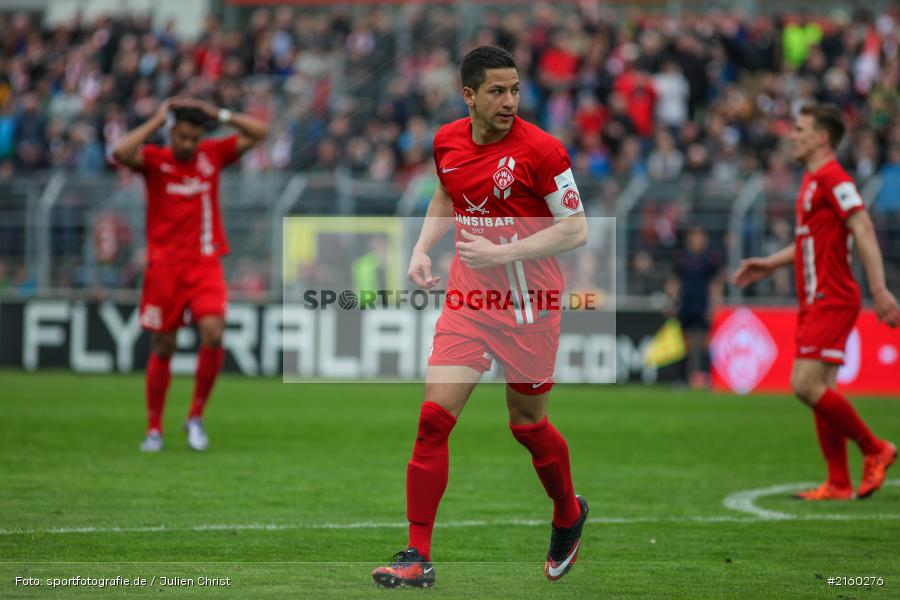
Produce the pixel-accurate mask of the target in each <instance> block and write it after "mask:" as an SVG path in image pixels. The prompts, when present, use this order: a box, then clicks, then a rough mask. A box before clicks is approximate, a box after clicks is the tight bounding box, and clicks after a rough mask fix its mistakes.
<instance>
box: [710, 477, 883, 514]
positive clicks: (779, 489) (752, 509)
mask: <svg viewBox="0 0 900 600" xmlns="http://www.w3.org/2000/svg"><path fill="white" fill-rule="evenodd" d="M816 485H818V484H816V483H809V482H805V483H785V484H782V485H773V486H770V487H764V488H756V489H753V490H741V491H739V492H733V493H731V494H728V495H727V496H725V499H724V500H723V501H722V504H723V505H724V506H725V508H728V509H731V510H736V511H738V512H742V513H747V514H749V515H753V517H755V518H757V519H759V520H762V521H788V520H809V517H810V516H811V515H807V516H798V515H792V514H789V513H784V512H778V511H775V510H766V509H764V508H760V507H758V506H757V505H756V501H757V500H758V499H760V498H765V497H766V496H774V495H776V494H787V493H789V492H798V491H800V490H803V489H807V488H812V487H815V486H816ZM884 485H900V479H890V480H887V481H885V482H884ZM819 516H820V517H826V516H827V517H828V518H829V519H831V520H838V521H845V520H846V521H852V520H855V519H858V518H859V517H861V516H862V515H819ZM882 516H885V517H886V516H888V515H882ZM836 517H844V518H836ZM898 518H900V517H898Z"/></svg>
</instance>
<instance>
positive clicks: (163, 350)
mask: <svg viewBox="0 0 900 600" xmlns="http://www.w3.org/2000/svg"><path fill="white" fill-rule="evenodd" d="M151 347H152V348H153V353H154V354H156V355H157V356H158V357H160V358H163V359H168V358H171V357H172V355H173V354H175V337H174V336H172V337H169V336H156V337H154V338H153V342H152V344H151Z"/></svg>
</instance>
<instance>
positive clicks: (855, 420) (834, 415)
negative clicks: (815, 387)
mask: <svg viewBox="0 0 900 600" xmlns="http://www.w3.org/2000/svg"><path fill="white" fill-rule="evenodd" d="M814 409H815V411H816V412H817V413H818V414H820V415H822V418H823V419H825V421H827V422H828V424H829V425H831V427H832V428H834V429H835V430H836V431H838V432H840V433H841V434H843V435H844V436H845V437H848V438H850V439H851V440H853V441H854V442H856V444H857V445H858V446H859V449H860V450H862V452H863V454H877V453H878V452H879V451H881V440H879V439H878V438H877V437H875V436H874V435H873V434H872V432H871V431H870V430H869V428H868V426H866V423H865V421H863V420H862V418H860V416H859V415H858V414H857V412H856V410H855V409H854V408H853V405H852V404H850V403H849V402H848V401H847V399H846V398H844V397H843V396H841V395H840V394H838V393H837V392H835V391H834V390H832V389H827V390H825V393H824V394H822V397H821V398H819V401H818V402H817V403H816V406H815V407H814Z"/></svg>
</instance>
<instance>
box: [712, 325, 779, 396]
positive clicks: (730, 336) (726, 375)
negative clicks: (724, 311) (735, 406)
mask: <svg viewBox="0 0 900 600" xmlns="http://www.w3.org/2000/svg"><path fill="white" fill-rule="evenodd" d="M710 350H711V352H712V357H713V362H714V364H716V365H717V366H718V365H722V366H724V369H722V370H720V375H721V376H722V377H723V379H725V382H726V383H727V384H728V387H730V388H731V389H733V390H734V391H736V392H737V393H739V394H746V393H747V392H749V391H751V390H753V388H755V387H756V386H757V385H758V384H759V382H760V381H762V379H763V378H764V377H765V376H766V374H767V373H768V372H769V369H771V368H772V363H774V362H775V358H776V357H777V356H778V348H777V347H776V346H775V340H773V339H772V336H771V335H770V334H769V330H768V329H767V328H766V326H765V325H764V324H763V323H762V321H760V320H759V319H758V318H757V317H756V315H754V314H753V312H752V311H750V310H749V309H746V308H740V309H738V310H736V311H735V312H734V313H733V314H731V315H730V316H729V317H728V318H727V319H726V320H725V322H724V323H722V325H721V326H720V327H719V329H718V331H716V333H715V335H714V336H713V338H712V341H711V342H710Z"/></svg>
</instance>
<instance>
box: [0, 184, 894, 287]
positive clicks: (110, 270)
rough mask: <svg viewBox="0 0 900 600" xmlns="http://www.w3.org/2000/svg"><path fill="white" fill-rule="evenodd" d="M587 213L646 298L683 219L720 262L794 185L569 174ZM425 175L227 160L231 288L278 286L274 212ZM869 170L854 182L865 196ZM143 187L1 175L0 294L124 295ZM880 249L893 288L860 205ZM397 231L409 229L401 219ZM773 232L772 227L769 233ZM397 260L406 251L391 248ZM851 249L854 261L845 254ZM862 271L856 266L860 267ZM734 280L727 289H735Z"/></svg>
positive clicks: (778, 212)
mask: <svg viewBox="0 0 900 600" xmlns="http://www.w3.org/2000/svg"><path fill="white" fill-rule="evenodd" d="M579 184H580V188H581V191H582V197H583V200H584V203H585V206H586V208H587V212H588V215H589V216H615V217H616V226H615V227H616V230H615V236H614V238H615V240H614V242H611V243H613V244H614V248H609V247H607V246H608V242H609V241H608V240H606V238H609V237H610V236H609V235H608V234H607V233H605V232H598V234H597V235H592V236H591V240H592V243H595V244H597V246H596V248H597V251H598V252H602V253H603V256H604V257H605V258H607V257H610V255H611V254H612V253H615V256H614V257H612V260H614V264H615V269H614V271H615V281H611V282H607V284H605V285H604V287H605V288H606V289H608V290H612V289H617V294H618V296H619V297H620V304H623V298H628V299H629V301H630V299H633V298H636V299H637V300H636V301H637V302H638V303H639V304H640V303H644V304H647V303H650V304H653V302H652V301H651V300H650V299H651V298H653V297H654V296H656V297H657V299H658V298H659V297H660V296H661V295H662V291H663V287H664V281H665V278H666V277H667V276H668V275H669V274H670V273H671V271H672V266H673V265H672V257H673V254H674V252H675V250H676V249H678V248H679V247H680V244H681V234H682V232H683V230H684V229H685V228H686V227H688V226H700V227H702V228H704V229H705V230H706V231H707V232H708V234H709V237H710V241H711V247H712V248H713V249H715V250H719V251H721V252H722V255H723V258H725V260H724V266H725V267H726V268H727V269H728V270H729V271H731V270H733V269H734V268H736V266H737V264H738V263H739V261H740V259H741V258H742V257H745V256H749V255H760V254H765V253H767V252H770V251H772V250H773V249H775V248H776V247H778V246H779V244H781V245H784V244H786V243H789V242H790V239H792V233H793V195H794V194H796V189H797V188H796V187H795V186H794V187H793V188H792V186H790V185H785V186H783V189H782V190H781V191H778V190H774V191H773V189H774V188H773V187H772V186H771V185H769V182H768V181H767V178H766V177H765V176H764V175H763V174H755V175H752V176H751V177H749V178H747V179H746V180H745V181H738V182H731V181H729V182H721V181H717V180H714V179H712V178H705V177H701V178H697V177H682V178H680V179H678V180H674V181H666V182H659V181H652V180H648V179H647V178H645V177H643V176H640V177H635V178H632V179H631V180H629V181H625V182H616V181H613V180H609V179H607V180H599V181H598V180H590V179H588V180H586V181H584V182H579ZM435 185H436V183H435V177H434V175H433V174H432V173H430V172H423V173H422V174H420V175H419V176H415V177H412V178H411V179H410V180H409V182H408V183H407V184H406V186H405V187H404V186H400V185H398V184H397V183H396V182H389V183H377V182H373V181H369V180H365V179H359V178H354V177H352V176H351V175H350V174H349V173H347V172H341V171H335V172H321V173H308V174H307V173H304V174H291V173H286V172H268V173H244V172H236V173H226V174H225V175H223V178H222V182H221V189H220V192H221V207H222V214H223V219H224V222H225V226H226V230H227V232H228V236H229V242H230V245H231V254H230V255H229V256H227V257H225V259H224V260H223V264H224V267H225V271H226V277H227V279H228V281H229V285H230V286H231V290H232V295H233V296H234V297H235V298H245V299H246V298H249V299H263V298H277V297H279V296H280V294H281V290H282V265H281V258H282V247H283V244H284V241H285V240H284V238H283V230H282V221H283V218H284V217H288V216H301V217H302V216H303V215H342V216H347V215H382V216H388V215H390V216H400V217H412V216H421V215H423V214H424V211H425V208H426V207H427V202H428V199H429V198H430V196H431V194H432V193H433V190H434V186H435ZM881 186H882V182H881V180H880V179H879V178H877V177H876V178H873V179H871V180H870V181H869V182H868V183H867V184H866V185H865V186H864V187H863V196H864V197H865V199H866V201H867V203H871V201H872V199H873V198H874V197H875V196H877V194H878V192H879V190H880V189H881ZM143 195H144V192H143V186H142V183H141V181H140V178H138V177H126V178H123V177H121V176H118V175H115V174H112V173H110V174H108V175H105V176H102V177H92V178H85V177H82V176H78V175H73V174H70V173H66V172H62V171H58V172H50V173H42V174H39V175H34V176H29V177H27V178H26V177H16V178H14V179H12V180H9V181H5V182H2V183H0V294H15V295H21V296H31V295H41V296H66V297H71V296H82V297H113V296H118V297H121V296H122V295H128V294H129V293H130V294H132V295H134V294H136V293H137V291H138V290H139V289H140V285H141V276H142V272H143V268H144V266H145V240H144V218H145V210H146V208H145V202H144V198H143ZM873 217H874V219H875V222H876V225H877V227H878V228H879V236H880V239H881V241H882V246H883V249H884V252H885V263H886V271H887V275H888V284H889V286H890V287H892V288H893V289H895V290H896V289H898V287H900V270H898V265H900V245H898V244H897V243H896V242H894V240H898V239H900V219H898V218H897V215H894V214H881V213H879V212H878V211H877V208H876V209H873ZM408 235H410V236H413V235H414V232H412V233H409V234H408ZM779 236H781V238H784V239H781V238H780V237H779ZM399 260H401V262H403V261H405V260H406V258H405V257H401V258H400V259H399ZM857 262H858V261H857ZM860 275H861V273H860ZM791 288H792V279H791V276H790V273H789V272H787V271H785V273H784V274H783V275H782V276H781V279H779V280H777V281H769V282H766V283H764V284H762V285H758V286H756V288H754V289H752V290H751V291H750V292H749V295H750V296H752V297H753V298H754V301H760V302H768V301H776V302H777V301H782V302H791V301H793V296H792V289H791ZM742 298H743V294H742V292H740V291H738V290H734V289H730V290H729V299H731V300H734V301H739V300H741V299H742Z"/></svg>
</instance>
